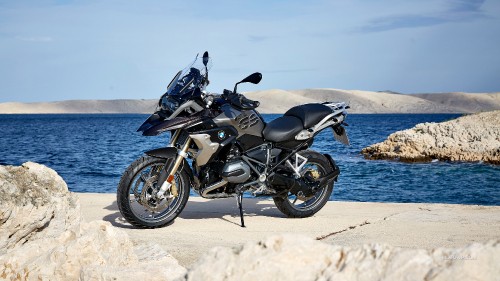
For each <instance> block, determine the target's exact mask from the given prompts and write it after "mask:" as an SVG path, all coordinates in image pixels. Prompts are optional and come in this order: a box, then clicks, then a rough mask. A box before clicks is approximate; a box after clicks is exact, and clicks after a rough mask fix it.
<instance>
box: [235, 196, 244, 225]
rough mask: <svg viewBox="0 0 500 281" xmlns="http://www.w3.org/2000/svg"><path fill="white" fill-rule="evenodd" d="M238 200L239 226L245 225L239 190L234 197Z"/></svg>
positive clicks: (241, 197)
mask: <svg viewBox="0 0 500 281" xmlns="http://www.w3.org/2000/svg"><path fill="white" fill-rule="evenodd" d="M236 200H237V201H238V208H239V209H240V218H241V227H245V221H244V220H243V192H239V193H238V196H237V197H236Z"/></svg>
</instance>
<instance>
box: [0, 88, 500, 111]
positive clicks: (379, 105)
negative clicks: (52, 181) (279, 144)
mask: <svg viewBox="0 0 500 281" xmlns="http://www.w3.org/2000/svg"><path fill="white" fill-rule="evenodd" d="M244 94H245V95H246V96H247V97H248V98H249V99H253V100H258V101H260V102H261V105H260V107H259V108H258V110H259V112H260V113H264V114H267V113H276V114H279V113H284V112H286V111H287V110H288V109H290V108H291V107H293V106H296V105H299V104H305V103H317V102H324V101H344V102H347V103H349V105H350V106H351V109H350V110H349V113H366V114H374V113H380V114H381V113H474V112H482V111H491V110H499V109H500V93H458V92H457V93H455V92H454V93H436V94H399V93H394V92H391V91H386V92H383V91H382V92H373V91H358V90H339V89H304V90H291V91H285V90H276V89H273V90H264V91H256V92H247V93H244ZM157 102H158V100H157V99H117V100H67V101H55V102H34V103H21V102H4V103H0V114H85V113H87V114H93V113H95V114H99V113H115V114H127V113H132V114H133V113H141V114H148V113H149V114H151V113H153V112H154V110H155V108H156V105H157Z"/></svg>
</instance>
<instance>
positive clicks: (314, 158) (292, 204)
mask: <svg viewBox="0 0 500 281" xmlns="http://www.w3.org/2000/svg"><path fill="white" fill-rule="evenodd" d="M298 153H299V154H300V155H301V156H303V157H305V158H307V163H306V164H305V165H304V167H303V168H302V170H301V171H300V174H301V175H302V177H305V176H306V175H307V177H309V178H310V179H312V180H318V179H320V178H322V177H323V176H325V175H327V174H329V173H331V172H332V171H333V168H332V167H331V165H330V163H329V161H328V159H327V158H326V157H325V156H324V155H323V154H320V153H318V152H316V151H311V150H305V151H300V152H298ZM332 191H333V180H331V181H330V182H328V183H327V184H326V185H325V186H320V187H319V188H318V189H317V190H316V192H315V193H314V194H313V195H309V196H305V195H303V194H292V193H291V192H288V195H286V196H284V197H274V198H273V199H274V203H275V204H276V207H277V208H278V210H280V211H281V212H282V213H283V214H285V215H287V216H288V217H290V218H305V217H310V216H312V215H314V214H315V213H317V212H318V211H319V210H321V208H323V206H325V204H326V202H328V199H329V198H330V195H331V194H332Z"/></svg>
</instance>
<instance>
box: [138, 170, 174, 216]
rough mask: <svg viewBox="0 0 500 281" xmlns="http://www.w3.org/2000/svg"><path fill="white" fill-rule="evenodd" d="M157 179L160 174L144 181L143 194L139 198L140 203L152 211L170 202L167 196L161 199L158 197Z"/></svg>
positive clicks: (160, 208)
mask: <svg viewBox="0 0 500 281" xmlns="http://www.w3.org/2000/svg"><path fill="white" fill-rule="evenodd" d="M157 180H158V175H154V176H151V177H149V178H148V179H147V180H146V181H145V182H144V184H143V186H142V190H141V194H140V196H139V200H137V202H138V203H139V204H141V205H142V206H143V207H144V208H146V209H148V210H149V211H151V212H157V211H160V210H162V209H163V208H164V207H165V206H166V205H168V204H169V203H170V200H169V199H167V198H165V199H159V198H158V197H157V195H156V193H157V192H158V187H157V186H156V182H157ZM136 189H137V186H136ZM136 193H137V192H136V190H134V194H136Z"/></svg>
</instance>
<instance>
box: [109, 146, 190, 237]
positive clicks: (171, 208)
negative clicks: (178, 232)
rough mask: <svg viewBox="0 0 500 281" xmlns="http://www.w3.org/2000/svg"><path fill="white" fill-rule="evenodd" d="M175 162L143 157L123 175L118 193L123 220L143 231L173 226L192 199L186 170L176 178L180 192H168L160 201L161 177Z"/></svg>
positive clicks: (176, 184) (178, 172) (178, 173)
mask: <svg viewBox="0 0 500 281" xmlns="http://www.w3.org/2000/svg"><path fill="white" fill-rule="evenodd" d="M173 160H174V159H169V160H166V159H160V158H155V157H151V156H142V157H141V158H139V159H137V160H135V161H134V162H133V163H132V164H130V166H129V167H128V168H127V170H126V171H125V172H124V173H123V175H122V178H121V180H120V183H119V184H118V190H117V200H116V201H117V203H118V208H119V209H120V212H121V214H122V215H123V217H124V218H125V219H126V220H127V221H128V222H129V223H130V224H132V225H134V226H136V227H141V228H156V227H162V226H165V225H167V224H168V223H170V222H172V221H173V220H174V219H175V218H176V217H177V216H178V215H179V214H180V213H181V211H182V210H183V209H184V207H185V206H186V203H187V201H188V198H189V187H190V182H189V176H188V175H187V174H186V172H184V171H183V170H180V169H179V170H178V171H177V173H176V174H175V175H174V182H175V187H176V189H177V192H175V190H174V189H170V190H167V191H166V193H165V197H164V198H162V199H159V198H157V197H156V193H157V192H158V190H159V189H160V186H158V184H157V183H158V177H159V175H160V172H161V171H162V170H163V169H164V166H165V165H166V163H169V161H173Z"/></svg>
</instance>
